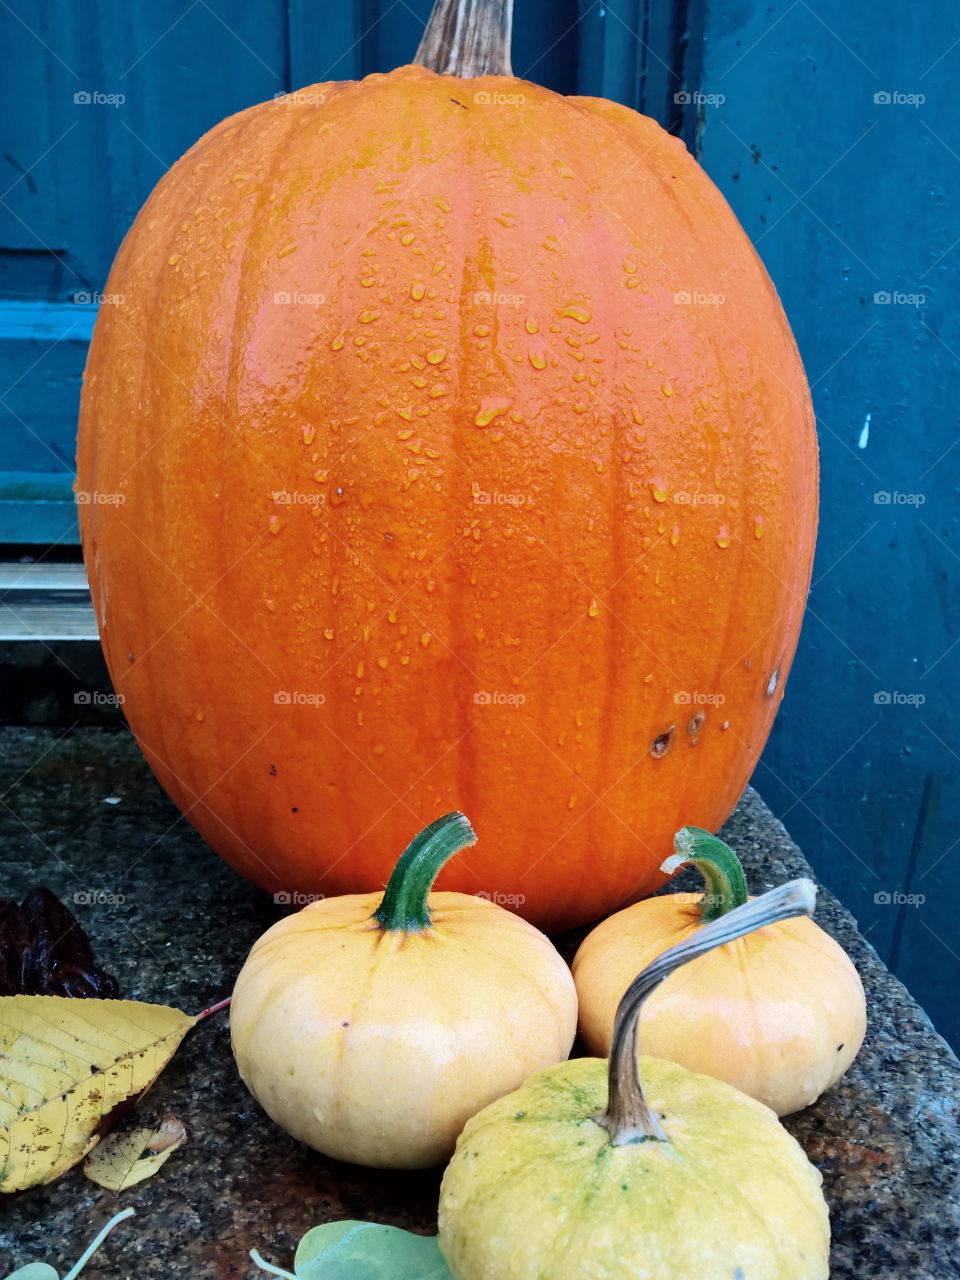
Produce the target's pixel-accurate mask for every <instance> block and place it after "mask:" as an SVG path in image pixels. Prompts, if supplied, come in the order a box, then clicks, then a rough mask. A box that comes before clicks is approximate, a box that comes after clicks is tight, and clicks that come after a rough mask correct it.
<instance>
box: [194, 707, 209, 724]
mask: <svg viewBox="0 0 960 1280" xmlns="http://www.w3.org/2000/svg"><path fill="white" fill-rule="evenodd" d="M205 717H206V712H205V711H204V710H203V708H202V707H197V709H196V711H194V713H193V718H194V719H195V720H197V721H198V722H199V723H200V724H203V721H204V719H205Z"/></svg>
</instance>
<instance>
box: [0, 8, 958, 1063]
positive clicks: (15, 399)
mask: <svg viewBox="0 0 960 1280" xmlns="http://www.w3.org/2000/svg"><path fill="white" fill-rule="evenodd" d="M429 7H430V0H415V2H414V3H407V4H401V5H393V6H391V5H390V4H389V3H387V0H355V3H353V4H350V3H342V4H336V5H333V4H324V3H322V2H321V3H316V0H258V2H257V3H256V4H249V3H247V2H246V0H203V2H202V3H199V4H193V3H191V2H190V0H151V3H149V4H147V3H146V2H145V0H133V2H131V0H124V3H122V4H121V3H120V2H119V0H101V2H100V4H99V5H98V7H97V10H96V13H95V14H94V12H93V10H92V9H89V8H87V7H85V6H80V5H77V4H75V3H73V2H71V0H9V5H0V48H2V49H3V50H4V51H5V53H6V68H5V75H4V76H3V77H2V78H0V123H2V128H3V138H4V145H3V148H2V150H3V152H4V155H3V157H2V159H0V175H2V179H0V192H2V193H3V194H2V198H0V387H3V388H7V390H6V391H5V392H4V394H3V395H2V396H0V542H4V541H6V542H31V541H32V542H38V543H50V542H54V541H58V540H61V539H62V540H63V541H65V542H73V541H75V540H76V528H75V521H74V509H73V505H72V500H71V497H70V485H71V482H72V474H71V468H72V458H73V436H74V430H75V421H76V402H77V396H78V392H79V378H80V373H81V370H82V367H83V360H84V356H85V350H86V343H87V340H88V338H89V333H90V328H91V325H92V320H93V316H94V314H95V310H96V302H95V298H96V294H97V292H98V291H99V290H102V289H103V286H104V282H105V280H106V276H107V272H108V269H109V265H110V261H111V259H112V257H113V254H114V252H115V249H116V246H117V244H118V243H119V240H120V238H121V237H122V235H123V233H124V231H125V230H126V228H127V226H128V225H129V223H130V221H131V220H132V218H133V216H134V214H135V213H136V211H137V209H138V208H139V206H140V204H141V203H142V201H143V199H144V198H145V196H146V195H147V193H148V192H149V190H150V189H151V187H152V186H153V185H154V183H155V182H156V181H157V179H158V178H159V177H160V175H161V174H162V173H163V172H164V171H165V170H166V168H167V167H168V166H169V165H170V164H171V163H172V162H173V160H175V159H176V158H177V156H178V155H179V154H180V153H181V152H182V151H183V150H185V149H186V147H187V146H188V145H189V144H190V143H191V142H193V141H194V139H195V138H196V137H198V136H199V135H200V134H201V133H202V132H203V131H204V130H205V129H207V128H208V127H210V126H211V125H212V124H214V123H215V122H216V121H217V120H219V119H220V118H222V117H223V116H224V115H227V114H229V113H230V112H232V111H235V110H238V109H240V108H241V107H244V106H246V105H248V104H249V103H251V102H254V101H258V100H261V99H263V98H267V97H270V96H271V95H272V94H274V93H276V92H280V91H283V90H286V89H290V88H292V87H296V86H299V85H302V84H305V83H310V82H313V81H317V80H322V79H325V78H329V77H337V78H354V77H357V76H361V75H365V74H367V73H368V72H371V71H375V70H385V69H387V68H389V67H390V66H392V65H395V64H396V63H398V62H401V61H405V60H408V59H409V58H410V57H411V56H412V54H413V51H414V49H415V47H416V43H417V40H418V36H419V30H420V28H421V26H422V23H423V21H424V20H425V18H426V15H427V12H428V10H429ZM516 9H517V29H516V34H515V41H514V67H515V70H516V71H517V73H518V74H519V75H522V76H529V77H530V78H532V79H536V80H539V81H540V82H541V83H545V84H548V85H550V86H551V87H552V88H555V89H557V90H559V91H561V92H568V93H569V92H580V93H596V94H603V95H605V96H607V97H612V98H618V99H620V100H621V101H624V102H627V103H629V104H630V105H632V106H635V107H638V108H639V109H641V110H644V111H646V112H647V113H648V114H650V115H653V116H655V117H656V118H657V119H659V120H661V122H663V123H665V124H666V125H668V126H669V127H672V128H674V129H675V130H677V131H680V132H682V133H683V135H684V136H685V137H686V138H687V140H688V143H689V144H690V145H692V146H695V147H696V148H697V151H698V154H699V155H700V158H701V160H702V163H703V164H704V165H705V167H706V168H707V170H708V172H709V173H710V174H711V175H712V177H713V178H714V180H715V181H716V182H717V183H718V184H719V186H720V187H721V188H722V189H723V191H724V192H725V194H726V195H727V197H728V199H729V200H730V201H731V203H732V204H733V206H734V208H735V209H736V211H737V213H738V215H739V216H740V218H741V221H742V222H743V224H744V226H745V227H746V229H747V232H748V233H749V235H750V236H751V237H752V238H753V240H754V242H755V243H756V244H757V247H758V249H759V251H760V253H761V255H762V256H763V258H764V260H765V262H766V263H767V266H768V269H769V270H770V273H771V275H772V276H773V278H774V281H775V282H776V284H777V286H778V288H779V289H780V292H781V295H782V297H783V300H784V303H785V305H786V308H787V312H788V314H789V315H790V317H791V320H792V322H793V325H794V329H795V331H796V334H797V339H798V342H799V344H800V348H801V352H802V354H803V357H804V360H805V363H806V366H807V369H808V372H809V374H810V379H811V382H812V384H813V389H814V400H815V404H816V408H817V414H818V421H819V429H820V439H821V450H822V464H823V515H822V530H821V538H820V545H819V554H818V561H817V568H816V575H815V585H814V589H813V593H812V597H811V609H810V614H809V616H808V620H807V623H806V627H805V630H804V634H803V637H802V640H801V645H800V651H799V654H798V658H797V662H796V666H795V669H794V674H793V677H792V680H791V683H790V686H789V688H788V693H787V698H786V701H785V703H784V706H783V711H782V713H781V716H780V718H779V720H778V722H777V726H776V728H775V730H774V735H773V738H772V740H771V743H770V746H769V748H768V750H767V752H766V754H765V756H764V760H763V762H762V764H761V766H760V768H759V770H758V773H757V775H756V777H755V782H756V783H757V785H758V786H759V788H760V789H761V791H762V792H763V794H764V795H765V796H766V798H767V799H768V801H769V802H771V803H772V805H773V807H774V809H775V810H776V812H777V813H778V814H779V815H780V816H782V817H783V819H784V821H785V822H786V824H787V826H788V827H789V829H790V830H791V831H792V832H793V834H794V835H795V836H796V837H797V838H798V840H799V842H800V843H801V845H802V846H803V847H804V849H805V850H806V852H807V853H808V855H809V856H810V857H811V859H812V860H813V862H814V864H815V866H816V869H817V871H818V873H819V874H820V876H821V877H822V878H823V879H824V881H825V882H826V883H827V884H828V885H829V886H830V887H831V888H833V889H835V890H836V891H837V892H838V893H839V894H840V896H841V897H842V898H843V899H844V900H845V901H846V902H847V903H848V904H849V905H850V906H851V907H852V908H853V909H854V911H855V912H856V914H857V915H858V917H859V920H860V924H861V927H862V928H863V930H864V932H865V933H866V934H867V936H868V937H869V938H870V940H871V941H872V942H873V943H874V944H875V945H876V946H877V947H878V949H879V950H880V952H881V954H882V955H883V956H884V958H885V959H886V960H887V961H888V963H890V964H891V965H892V966H893V967H894V969H895V970H896V971H897V972H898V973H899V974H900V975H901V976H902V977H903V978H904V979H905V980H906V981H907V983H908V985H910V987H911V988H912V990H913V991H914V992H915V993H916V994H917V995H918V997H919V998H920V999H921V1001H922V1002H923V1003H924V1004H925V1005H926V1007H927V1008H928V1010H929V1011H930V1012H931V1014H932V1016H933V1017H934V1020H935V1022H936V1023H937V1025H938V1027H939V1028H940V1029H941V1030H942V1031H943V1032H944V1033H945V1034H947V1035H949V1036H950V1037H951V1039H952V1040H953V1041H954V1043H960V1013H958V1011H957V1008H956V1002H955V1000H954V999H953V998H952V993H953V990H954V988H955V987H956V984H957V981H958V978H960V955H958V952H960V943H958V942H957V931H956V928H955V926H954V925H953V923H952V922H953V919H954V913H956V912H958V911H960V891H958V890H957V888H956V885H955V883H954V882H953V881H952V879H951V876H950V872H951V870H952V863H953V861H954V856H955V854H954V850H953V846H954V837H953V835H952V834H951V832H952V831H953V830H954V829H955V828H956V827H957V825H958V823H957V819H958V817H960V815H958V813H957V808H958V799H957V787H956V778H957V764H958V754H957V753H958V751H960V748H958V747H957V744H956V737H955V734H954V733H953V721H952V716H953V706H954V704H955V702H956V693H957V690H958V684H960V682H958V679H957V664H958V662H960V643H958V644H957V647H956V648H952V647H951V645H953V644H954V643H956V641H955V639H954V638H955V637H958V636H960V631H958V623H960V617H958V614H960V599H958V594H957V591H956V587H955V585H954V584H955V582H956V565H957V560H958V556H960V550H958V544H957V515H956V512H957V500H956V499H957V493H956V490H957V483H958V478H960V448H954V447H953V446H954V445H955V444H956V443H957V440H958V425H957V416H958V412H957V405H958V403H960V386H958V381H960V378H958V366H957V355H956V352H957V351H958V350H960V346H958V343H960V336H958V335H957V333H956V332H955V326H951V324H950V318H951V312H950V307H951V304H952V301H953V297H954V295H955V293H956V267H957V264H958V262H960V248H954V242H955V241H956V238H957V235H958V234H960V232H958V230H957V227H956V219H955V218H954V217H953V216H952V213H953V210H954V209H955V208H956V207H957V205H958V195H960V192H958V185H960V138H958V136H957V129H956V123H955V122H956V118H957V113H956V110H955V105H954V101H953V98H952V96H951V93H950V91H949V88H950V85H951V77H952V76H954V75H956V74H957V72H958V71H960V43H957V44H955V42H957V41H958V39H960V13H958V12H957V11H956V10H955V9H951V8H950V7H946V6H945V7H942V8H940V9H930V10H928V11H925V12H924V14H923V21H922V22H920V21H918V20H917V11H916V9H915V8H914V6H913V5H911V4H908V3H907V0H885V3H884V5H883V6H882V10H878V8H877V7H876V6H875V5H874V6H871V7H870V8H868V7H867V6H866V5H863V4H860V3H859V2H854V0H848V2H847V3H844V4H842V5H839V6H831V7H830V8H829V10H828V9H827V8H824V9H823V12H822V13H820V12H818V11H817V10H816V9H815V8H814V7H811V6H810V5H808V4H806V3H804V2H803V0H800V2H799V3H797V2H796V0H776V2H775V3H771V4H766V5H760V4H755V3H751V2H750V0H700V2H699V3H693V0H691V2H690V3H685V0H675V2H674V4H672V5H670V4H667V3H662V2H661V3H656V4H655V3H652V2H651V0H613V3H596V2H594V0H516ZM678 92H682V93H684V94H685V95H686V97H685V98H684V99H682V100H681V101H679V102H678V101H677V100H676V98H675V95H676V94H677V93H678ZM98 94H99V95H107V97H108V98H109V97H110V96H113V98H114V101H113V102H110V101H102V100H97V99H96V95H98ZM697 94H700V95H702V96H701V97H697V96H696V95H697ZM78 95H79V97H78ZM84 95H86V97H85V96H84ZM117 95H122V97H123V101H122V102H119V103H118V102H116V96H117ZM876 95H881V96H880V98H879V99H878V98H877V97H876ZM883 95H887V98H888V99H889V100H885V99H884V97H883ZM918 97H922V98H923V99H925V100H924V101H922V102H919V101H918V100H917V99H918ZM910 99H912V101H911V100H910ZM884 296H887V297H889V298H890V301H883V300H882V299H883V297H884ZM91 299H92V300H91ZM921 299H922V301H921ZM868 419H869V422H868ZM876 495H889V497H890V500H889V501H883V500H882V498H877V497H876ZM885 696H886V700H885ZM921 699H922V700H923V701H921ZM897 895H900V896H901V898H902V899H903V900H902V901H900V900H898V898H897ZM919 899H923V901H919Z"/></svg>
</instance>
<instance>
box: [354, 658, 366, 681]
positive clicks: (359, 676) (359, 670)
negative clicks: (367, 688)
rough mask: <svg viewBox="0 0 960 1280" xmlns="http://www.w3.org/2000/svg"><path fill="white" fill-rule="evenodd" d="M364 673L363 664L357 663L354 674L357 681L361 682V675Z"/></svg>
mask: <svg viewBox="0 0 960 1280" xmlns="http://www.w3.org/2000/svg"><path fill="white" fill-rule="evenodd" d="M364 671H366V667H365V666H364V665H363V663H362V662H358V663H357V672H356V674H357V679H358V680H362V679H363V673H364Z"/></svg>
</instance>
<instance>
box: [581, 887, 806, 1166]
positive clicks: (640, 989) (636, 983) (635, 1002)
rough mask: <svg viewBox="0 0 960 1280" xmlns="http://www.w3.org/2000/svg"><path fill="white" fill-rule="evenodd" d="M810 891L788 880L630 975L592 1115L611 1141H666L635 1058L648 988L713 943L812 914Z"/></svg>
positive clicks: (621, 1144)
mask: <svg viewBox="0 0 960 1280" xmlns="http://www.w3.org/2000/svg"><path fill="white" fill-rule="evenodd" d="M816 897H817V890H816V886H815V885H814V884H813V882H812V881H810V880H807V879H800V880H790V881H789V882H788V883H787V884H783V885H780V886H779V887H778V888H776V889H771V890H770V891H769V893H764V894H761V895H760V897H759V898H755V899H754V900H753V901H752V902H748V903H745V904H744V905H743V906H742V907H737V908H736V909H735V910H733V911H730V912H728V913H727V914H726V915H724V916H721V917H720V919H719V920H714V921H713V922H712V923H711V924H705V925H703V927H702V928H700V929H698V930H697V931H696V933H694V934H693V935H692V937H690V938H688V939H687V940H686V941H685V942H680V943H678V944H677V945H676V946H675V947H670V948H669V950H667V951H664V952H663V954H662V955H660V956H658V957H657V958H656V960H654V961H653V962H652V963H651V964H649V965H647V967H646V969H644V970H643V972H642V973H641V974H639V975H638V976H637V977H636V978H634V980H633V982H631V984H630V986H629V987H628V988H627V990H626V992H625V993H624V996H623V999H622V1000H621V1001H620V1004H619V1007H618V1008H617V1016H616V1020H615V1022H614V1026H613V1042H612V1044H611V1046H610V1074H609V1094H608V1101H607V1109H606V1111H603V1112H601V1113H600V1114H599V1115H596V1116H594V1117H593V1118H594V1120H595V1121H596V1122H597V1124H600V1125H602V1126H603V1127H604V1128H605V1129H606V1130H607V1131H608V1133H609V1134H610V1141H611V1143H612V1144H613V1145H614V1146H624V1145H625V1144H627V1143H630V1142H645V1141H648V1140H651V1139H652V1140H654V1141H657V1142H669V1141H670V1139H669V1138H668V1137H667V1135H666V1133H665V1132H664V1131H663V1128H662V1126H661V1124H660V1120H659V1118H658V1117H657V1115H656V1114H655V1113H654V1111H653V1110H652V1108H651V1107H650V1104H649V1103H648V1102H647V1100H646V1098H645V1097H644V1096H643V1087H642V1085H641V1082H640V1073H639V1064H638V1062H637V1022H638V1020H639V1017H640V1010H641V1008H642V1006H643V1002H644V1000H646V998H647V996H648V995H649V994H650V993H651V991H653V990H654V989H655V988H656V987H658V986H659V985H660V983H661V982H663V981H664V980H665V979H666V978H669V977H670V975H671V974H672V973H673V972H674V971H675V970H677V969H679V968H680V967H681V965H685V964H687V963H688V962H689V961H690V960H696V959H697V957H698V956H702V955H706V953H707V952H708V951H712V950H713V949H714V947H722V946H723V945H724V944H725V943H727V942H733V941H734V940H735V939H736V938H741V937H743V935H744V934H745V933H752V932H753V931H754V930H755V929H762V928H764V927H765V926H766V925H771V924H778V923H779V922H780V921H781V920H789V919H791V918H792V917H794V916H802V915H807V916H810V915H813V908H814V904H815V902H816Z"/></svg>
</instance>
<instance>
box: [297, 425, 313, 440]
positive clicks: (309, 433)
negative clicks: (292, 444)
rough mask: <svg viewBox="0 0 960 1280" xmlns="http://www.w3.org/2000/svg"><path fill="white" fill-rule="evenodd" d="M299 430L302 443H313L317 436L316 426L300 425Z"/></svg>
mask: <svg viewBox="0 0 960 1280" xmlns="http://www.w3.org/2000/svg"><path fill="white" fill-rule="evenodd" d="M300 431H301V433H302V434H303V443H304V444H313V442H314V440H315V439H316V437H317V429H316V427H313V426H306V427H301V428H300Z"/></svg>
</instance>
